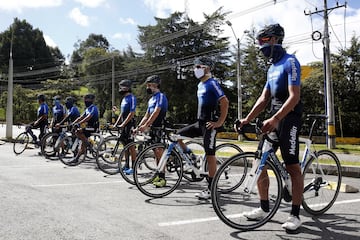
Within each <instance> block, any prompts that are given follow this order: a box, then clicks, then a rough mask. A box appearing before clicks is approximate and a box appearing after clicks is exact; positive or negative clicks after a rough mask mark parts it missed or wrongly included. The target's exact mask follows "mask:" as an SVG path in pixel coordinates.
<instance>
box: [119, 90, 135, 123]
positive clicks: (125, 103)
mask: <svg viewBox="0 0 360 240" xmlns="http://www.w3.org/2000/svg"><path fill="white" fill-rule="evenodd" d="M135 109H136V97H135V96H134V94H128V95H126V96H125V97H124V98H123V99H122V100H121V105H120V110H121V116H122V119H121V121H124V120H125V119H126V117H127V116H128V115H129V114H130V113H131V112H135Z"/></svg>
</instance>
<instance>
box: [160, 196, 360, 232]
mask: <svg viewBox="0 0 360 240" xmlns="http://www.w3.org/2000/svg"><path fill="white" fill-rule="evenodd" d="M355 202H360V199H352V200H344V201H338V202H335V203H334V205H340V204H349V203H355ZM284 210H286V209H282V210H281V211H284ZM279 211H280V210H279ZM239 215H240V214H234V215H231V216H229V217H230V218H234V217H238V216H239ZM218 220H220V219H219V218H218V217H208V218H193V219H189V220H179V221H172V222H160V223H158V226H159V227H167V226H178V225H186V224H193V223H201V222H211V221H218Z"/></svg>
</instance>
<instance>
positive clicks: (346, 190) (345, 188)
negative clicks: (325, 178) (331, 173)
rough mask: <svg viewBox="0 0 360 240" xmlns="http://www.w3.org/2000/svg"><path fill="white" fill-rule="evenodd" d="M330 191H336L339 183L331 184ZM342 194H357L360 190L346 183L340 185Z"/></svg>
mask: <svg viewBox="0 0 360 240" xmlns="http://www.w3.org/2000/svg"><path fill="white" fill-rule="evenodd" d="M328 188H329V189H336V188H337V183H336V182H329V187H328ZM340 192H343V193H357V192H359V189H358V188H356V187H353V186H350V185H348V184H346V183H341V185H340Z"/></svg>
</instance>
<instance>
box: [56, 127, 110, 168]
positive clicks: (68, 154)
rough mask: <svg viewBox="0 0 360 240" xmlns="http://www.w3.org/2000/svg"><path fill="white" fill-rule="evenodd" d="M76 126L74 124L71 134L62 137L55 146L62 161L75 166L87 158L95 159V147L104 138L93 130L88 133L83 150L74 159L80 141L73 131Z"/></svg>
mask: <svg viewBox="0 0 360 240" xmlns="http://www.w3.org/2000/svg"><path fill="white" fill-rule="evenodd" d="M76 129H77V127H76V126H74V127H73V128H72V131H71V133H72V134H71V135H70V136H69V135H67V136H65V137H63V138H62V139H61V140H60V141H59V142H58V144H59V145H57V144H56V146H55V148H56V149H58V156H59V159H60V161H61V162H62V163H64V164H65V165H67V166H77V165H79V164H80V163H82V162H84V161H85V160H86V159H87V158H88V159H95V158H96V154H97V148H98V146H99V145H100V144H101V142H102V141H103V140H104V138H103V136H102V135H101V134H100V133H98V132H93V133H91V134H90V137H88V139H87V143H85V145H86V149H85V152H84V153H82V154H81V155H80V157H78V159H77V161H75V158H76V156H77V155H78V152H79V151H80V148H81V144H82V141H81V139H80V138H78V137H76V135H75V131H76Z"/></svg>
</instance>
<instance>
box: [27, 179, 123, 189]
mask: <svg viewBox="0 0 360 240" xmlns="http://www.w3.org/2000/svg"><path fill="white" fill-rule="evenodd" d="M124 182H125V181H123V180H119V181H111V182H84V183H57V184H33V185H31V187H36V188H47V187H68V186H84V185H101V184H114V183H124Z"/></svg>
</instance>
